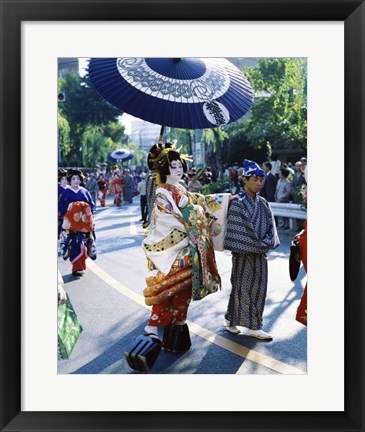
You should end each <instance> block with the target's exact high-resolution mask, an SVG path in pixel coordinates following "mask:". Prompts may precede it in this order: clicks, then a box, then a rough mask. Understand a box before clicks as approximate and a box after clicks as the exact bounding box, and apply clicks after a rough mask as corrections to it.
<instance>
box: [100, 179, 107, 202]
mask: <svg viewBox="0 0 365 432" xmlns="http://www.w3.org/2000/svg"><path fill="white" fill-rule="evenodd" d="M108 186H109V183H108V181H107V180H105V179H100V180H98V188H99V191H98V198H99V200H100V205H101V207H105V201H106V198H107V196H108Z"/></svg>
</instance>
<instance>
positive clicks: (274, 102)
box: [244, 58, 307, 150]
mask: <svg viewBox="0 0 365 432" xmlns="http://www.w3.org/2000/svg"><path fill="white" fill-rule="evenodd" d="M244 73H245V75H246V76H247V78H248V79H249V81H250V83H251V86H252V88H253V90H254V94H255V100H254V104H253V106H252V108H251V112H250V117H249V118H248V120H247V124H246V126H245V131H246V135H247V137H248V139H249V141H250V143H251V145H252V146H253V147H257V148H262V147H263V146H265V145H267V144H269V145H270V146H271V148H272V149H273V150H277V149H280V148H297V147H300V148H302V149H306V148H307V61H306V59H305V58H264V59H260V60H259V61H258V64H257V66H256V67H248V68H244Z"/></svg>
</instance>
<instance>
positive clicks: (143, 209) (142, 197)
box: [141, 195, 147, 222]
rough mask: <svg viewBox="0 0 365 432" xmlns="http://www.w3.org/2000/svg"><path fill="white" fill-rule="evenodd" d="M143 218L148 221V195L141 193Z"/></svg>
mask: <svg viewBox="0 0 365 432" xmlns="http://www.w3.org/2000/svg"><path fill="white" fill-rule="evenodd" d="M141 218H142V219H143V222H147V196H146V195H141Z"/></svg>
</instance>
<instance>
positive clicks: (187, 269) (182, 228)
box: [126, 148, 229, 371]
mask: <svg viewBox="0 0 365 432" xmlns="http://www.w3.org/2000/svg"><path fill="white" fill-rule="evenodd" d="M187 159H188V157H187V156H186V155H182V154H180V152H179V151H177V150H176V149H174V148H165V149H163V150H161V151H160V153H159V155H158V156H157V157H156V159H155V162H154V169H156V170H157V175H156V183H157V188H156V199H155V205H154V208H153V211H152V216H151V223H150V225H149V227H148V228H147V230H146V233H145V238H144V240H143V249H144V251H145V254H146V257H147V262H148V269H149V273H148V274H147V277H146V283H147V287H146V288H145V290H144V292H143V294H144V296H145V302H146V304H147V305H151V306H152V311H151V316H150V319H149V321H148V323H147V326H146V327H145V336H140V339H139V340H137V341H136V343H135V344H134V345H133V346H132V347H131V349H130V350H129V351H128V352H126V358H127V361H128V363H129V365H130V366H131V367H132V368H135V369H138V370H142V371H148V370H149V369H150V368H151V367H152V366H153V363H154V361H155V360H156V358H157V356H158V353H159V349H160V347H161V345H163V347H164V348H165V349H166V350H168V351H172V352H182V351H186V350H187V349H189V348H190V345H191V341H190V336H189V330H188V327H187V324H186V318H187V313H188V308H189V304H190V301H191V300H200V299H202V298H204V297H205V296H207V295H208V294H211V293H214V292H216V291H218V290H219V289H220V286H221V279H220V276H219V274H218V269H217V266H216V262H215V256H214V244H213V242H214V237H213V236H217V235H218V233H219V234H221V227H222V223H219V219H218V216H219V215H221V217H222V219H224V217H225V216H226V210H227V208H228V202H229V194H225V196H224V195H223V194H219V195H217V196H212V195H211V196H207V197H204V196H203V195H200V194H194V193H190V192H188V191H187V190H186V188H185V187H184V186H182V185H181V183H180V180H181V178H182V175H183V173H184V171H185V170H186V162H185V161H186V160H187ZM220 212H221V213H220ZM212 233H213V236H212ZM161 327H162V328H163V327H164V328H165V330H164V334H163V340H162V342H161V340H160V338H159V328H161ZM143 338H144V342H147V343H148V342H149V343H151V341H152V343H151V352H152V351H153V350H154V351H153V353H154V354H153V357H154V358H153V359H152V360H151V359H150V361H149V358H148V357H149V356H148V355H146V353H142V354H141V353H140V352H139V351H138V352H137V354H136V349H138V347H139V346H140V345H139V344H140V342H141V341H142V342H143Z"/></svg>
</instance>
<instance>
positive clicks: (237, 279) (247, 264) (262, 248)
mask: <svg viewBox="0 0 365 432" xmlns="http://www.w3.org/2000/svg"><path fill="white" fill-rule="evenodd" d="M242 175H243V182H244V192H242V193H240V194H239V199H234V200H232V202H231V204H230V207H229V210H228V221H227V231H226V237H225V240H224V246H225V249H227V250H230V251H231V252H232V273H231V284H232V291H231V294H230V298H229V302H228V307H227V311H226V313H225V317H224V318H225V320H224V323H223V325H224V327H225V329H226V330H227V331H229V332H231V333H234V334H238V333H241V331H242V333H243V334H244V335H247V336H252V337H255V338H258V339H267V340H271V339H272V338H273V337H272V336H271V335H270V334H269V333H267V332H265V331H264V330H262V324H263V312H264V307H265V300H266V292H267V283H268V267H267V255H266V254H267V252H268V251H269V250H270V249H274V248H276V247H277V246H278V245H279V238H278V235H277V231H276V225H275V220H274V216H273V213H272V210H271V208H270V205H269V203H268V202H267V201H266V199H265V198H263V197H261V196H260V195H259V194H258V192H259V191H260V189H261V186H262V184H263V179H264V176H265V172H264V171H263V170H262V169H261V168H260V167H259V166H258V165H257V164H256V163H255V162H253V161H250V160H245V161H244V167H243V173H242ZM237 326H240V327H241V330H240V329H238V327H237Z"/></svg>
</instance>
